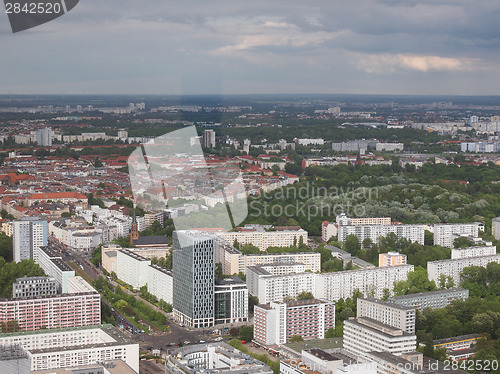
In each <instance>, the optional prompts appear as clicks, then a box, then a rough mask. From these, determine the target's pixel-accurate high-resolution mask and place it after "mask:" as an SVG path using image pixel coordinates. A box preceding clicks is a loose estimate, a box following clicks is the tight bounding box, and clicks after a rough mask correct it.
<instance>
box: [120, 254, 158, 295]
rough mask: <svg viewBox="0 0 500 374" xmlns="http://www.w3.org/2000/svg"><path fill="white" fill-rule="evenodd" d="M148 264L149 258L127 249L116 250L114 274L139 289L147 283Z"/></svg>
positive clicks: (149, 263)
mask: <svg viewBox="0 0 500 374" xmlns="http://www.w3.org/2000/svg"><path fill="white" fill-rule="evenodd" d="M149 265H151V260H148V259H146V258H144V257H142V256H140V255H138V254H136V253H134V252H132V251H129V250H127V249H121V250H118V251H117V252H116V276H117V277H118V279H120V280H121V281H123V282H125V283H127V284H130V285H131V286H132V287H133V288H134V289H139V288H141V287H142V286H144V285H145V284H146V283H148V273H149V272H148V267H149ZM165 301H166V300H165Z"/></svg>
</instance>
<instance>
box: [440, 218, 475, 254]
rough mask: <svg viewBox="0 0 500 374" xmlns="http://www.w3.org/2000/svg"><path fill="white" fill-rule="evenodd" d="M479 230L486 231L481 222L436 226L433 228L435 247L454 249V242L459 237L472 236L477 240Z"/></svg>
mask: <svg viewBox="0 0 500 374" xmlns="http://www.w3.org/2000/svg"><path fill="white" fill-rule="evenodd" d="M479 230H481V231H484V224H482V223H479V222H473V223H450V224H444V223H443V224H435V225H433V226H432V231H433V232H434V245H440V246H443V247H448V248H453V241H454V240H455V239H456V238H457V237H459V236H471V237H473V238H476V237H477V236H478V234H479Z"/></svg>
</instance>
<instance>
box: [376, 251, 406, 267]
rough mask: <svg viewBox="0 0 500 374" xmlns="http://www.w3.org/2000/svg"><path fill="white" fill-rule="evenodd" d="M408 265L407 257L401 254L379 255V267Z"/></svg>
mask: <svg viewBox="0 0 500 374" xmlns="http://www.w3.org/2000/svg"><path fill="white" fill-rule="evenodd" d="M397 265H406V255H402V254H401V253H399V252H388V253H381V254H379V255H378V266H379V267H384V266H397Z"/></svg>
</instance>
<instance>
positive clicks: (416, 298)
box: [389, 288, 469, 311]
mask: <svg viewBox="0 0 500 374" xmlns="http://www.w3.org/2000/svg"><path fill="white" fill-rule="evenodd" d="M468 298H469V290H467V289H465V288H450V289H448V290H439V291H430V292H422V293H415V294H410V295H402V296H393V297H391V298H390V299H389V301H390V302H393V303H395V304H399V305H405V306H410V307H412V308H415V309H419V310H421V311H423V310H424V309H425V308H432V309H438V308H445V307H446V306H447V305H449V304H450V303H451V302H452V301H454V300H466V299H468Z"/></svg>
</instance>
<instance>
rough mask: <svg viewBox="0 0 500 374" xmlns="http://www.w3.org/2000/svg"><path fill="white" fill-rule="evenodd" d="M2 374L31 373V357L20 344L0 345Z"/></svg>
mask: <svg viewBox="0 0 500 374" xmlns="http://www.w3.org/2000/svg"><path fill="white" fill-rule="evenodd" d="M0 373H1V374H11V373H15V374H30V373H31V369H30V358H29V356H28V353H27V352H26V351H25V350H24V349H23V348H22V347H21V346H20V345H19V344H1V345H0Z"/></svg>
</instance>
